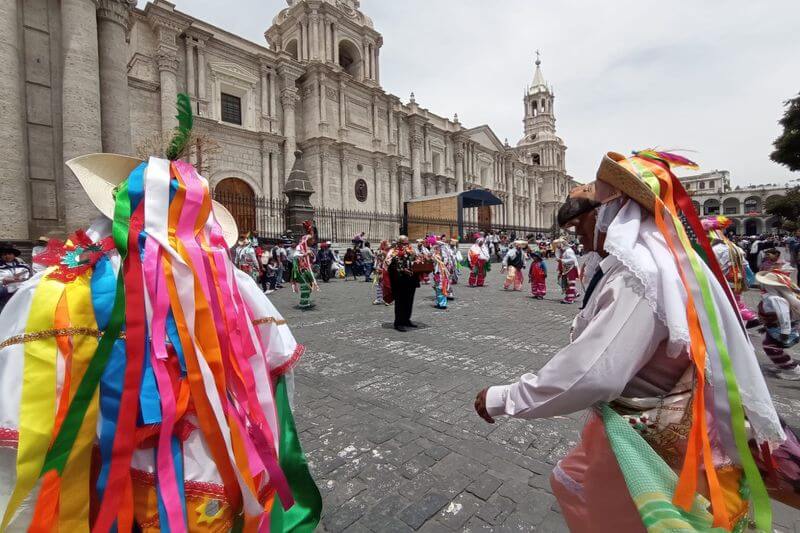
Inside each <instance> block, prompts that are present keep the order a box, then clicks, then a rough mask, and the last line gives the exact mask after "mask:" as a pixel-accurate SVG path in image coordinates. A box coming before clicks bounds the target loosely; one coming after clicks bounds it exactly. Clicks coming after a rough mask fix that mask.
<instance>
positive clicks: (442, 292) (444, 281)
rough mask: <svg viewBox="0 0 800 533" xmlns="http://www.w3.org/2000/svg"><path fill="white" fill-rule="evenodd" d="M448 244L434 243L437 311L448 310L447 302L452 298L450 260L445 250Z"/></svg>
mask: <svg viewBox="0 0 800 533" xmlns="http://www.w3.org/2000/svg"><path fill="white" fill-rule="evenodd" d="M446 246H447V244H446V243H445V242H442V241H435V242H434V243H433V246H432V248H433V253H432V255H431V257H432V258H433V297H434V299H435V300H436V305H434V307H435V308H436V309H447V300H448V296H450V267H449V265H448V263H449V258H448V255H447V252H446V251H445V250H444V249H445V247H446Z"/></svg>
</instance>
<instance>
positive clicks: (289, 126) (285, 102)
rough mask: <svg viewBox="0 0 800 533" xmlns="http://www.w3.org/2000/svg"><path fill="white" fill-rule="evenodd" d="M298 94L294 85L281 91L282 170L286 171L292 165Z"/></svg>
mask: <svg viewBox="0 0 800 533" xmlns="http://www.w3.org/2000/svg"><path fill="white" fill-rule="evenodd" d="M298 100H300V95H299V94H298V92H297V89H296V88H295V87H287V88H285V89H284V90H283V91H281V105H282V106H283V136H284V137H286V145H285V146H284V148H283V152H284V167H283V168H284V170H285V172H288V171H289V170H290V169H291V168H292V166H293V165H294V157H295V150H296V148H297V139H296V136H295V116H294V110H295V107H296V106H297V102H298Z"/></svg>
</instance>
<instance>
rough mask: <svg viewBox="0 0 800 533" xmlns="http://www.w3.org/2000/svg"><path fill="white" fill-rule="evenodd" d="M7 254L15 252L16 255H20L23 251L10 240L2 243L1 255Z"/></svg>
mask: <svg viewBox="0 0 800 533" xmlns="http://www.w3.org/2000/svg"><path fill="white" fill-rule="evenodd" d="M5 254H14V256H15V257H19V256H20V254H22V252H20V251H19V248H17V247H16V246H14V245H13V244H11V243H10V242H4V243H2V244H0V255H5Z"/></svg>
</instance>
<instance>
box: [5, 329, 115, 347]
mask: <svg viewBox="0 0 800 533" xmlns="http://www.w3.org/2000/svg"><path fill="white" fill-rule="evenodd" d="M80 335H83V336H86V337H98V338H99V337H102V336H103V332H102V331H100V330H97V329H94V328H60V329H45V330H42V331H36V332H34V333H25V334H22V335H14V336H13V337H9V338H8V339H6V340H4V341H3V342H1V343H0V350H2V349H3V348H8V347H9V346H13V345H15V344H24V343H26V342H33V341H38V340H41V339H46V338H49V337H63V336H69V337H76V336H80ZM119 338H120V339H124V338H125V333H120V334H119Z"/></svg>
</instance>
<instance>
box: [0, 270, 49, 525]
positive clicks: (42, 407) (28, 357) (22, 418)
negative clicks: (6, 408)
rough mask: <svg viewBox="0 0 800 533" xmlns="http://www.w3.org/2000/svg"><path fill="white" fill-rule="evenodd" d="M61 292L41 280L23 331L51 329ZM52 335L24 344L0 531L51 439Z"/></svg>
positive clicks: (35, 477)
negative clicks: (11, 476) (13, 473)
mask: <svg viewBox="0 0 800 533" xmlns="http://www.w3.org/2000/svg"><path fill="white" fill-rule="evenodd" d="M63 293H64V284H62V283H61V282H59V281H56V280H52V279H47V278H44V279H42V281H41V283H40V284H39V287H38V288H37V289H36V292H35V293H34V295H33V302H32V303H31V309H30V313H29V315H28V323H27V324H26V326H25V331H26V333H31V332H37V331H42V330H46V329H51V328H53V319H54V317H55V313H56V306H57V305H58V302H59V301H60V300H61V297H62V295H63ZM57 356H58V348H57V347H56V338H55V337H43V338H40V339H36V340H34V341H32V342H30V343H28V344H27V345H26V346H25V366H24V370H23V373H22V399H21V401H20V412H19V444H18V448H17V482H16V485H15V487H14V492H13V494H12V495H11V498H10V499H9V502H8V507H7V508H6V513H5V515H4V516H3V523H2V524H0V531H5V530H6V528H7V527H8V524H9V522H10V521H11V519H12V518H13V516H14V514H15V513H16V512H17V509H18V508H19V506H20V504H22V502H23V501H24V500H25V498H26V497H27V496H28V494H30V492H31V490H32V489H33V487H34V486H35V485H36V482H37V481H38V480H39V474H40V472H41V470H42V466H43V464H44V458H45V454H46V453H47V449H48V447H49V446H50V441H51V440H52V438H53V425H54V424H55V413H56V392H57V391H56V386H57V385H56V378H57V375H56V358H57Z"/></svg>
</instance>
